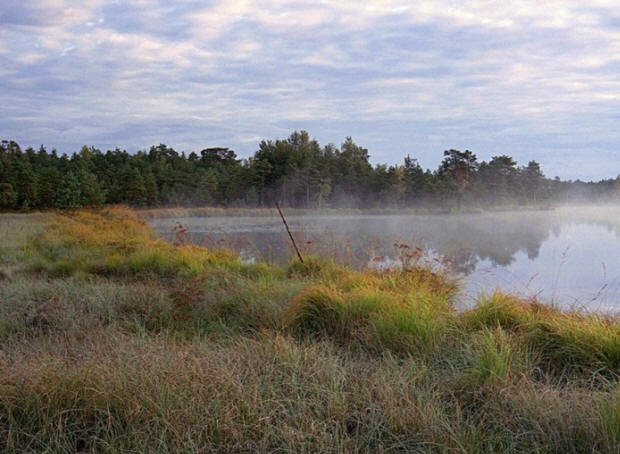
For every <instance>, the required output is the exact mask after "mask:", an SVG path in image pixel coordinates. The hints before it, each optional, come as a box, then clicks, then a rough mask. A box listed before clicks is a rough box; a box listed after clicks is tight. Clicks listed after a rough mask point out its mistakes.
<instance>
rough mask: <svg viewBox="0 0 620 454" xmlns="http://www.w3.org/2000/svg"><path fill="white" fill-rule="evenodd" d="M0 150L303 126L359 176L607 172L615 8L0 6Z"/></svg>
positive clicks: (422, 0) (157, 2) (127, 143)
mask: <svg viewBox="0 0 620 454" xmlns="http://www.w3.org/2000/svg"><path fill="white" fill-rule="evenodd" d="M0 105H1V106H2V115H1V116H0V137H2V138H5V139H6V138H8V139H12V140H16V141H17V142H19V143H20V144H21V145H22V146H23V147H25V146H34V147H38V146H39V145H40V144H45V145H46V146H48V147H49V148H51V147H54V148H56V149H57V150H58V151H60V152H69V153H70V152H74V151H78V150H79V148H80V147H81V146H82V145H89V146H96V147H98V148H101V149H104V150H105V149H109V148H115V147H119V148H123V149H127V150H128V151H131V152H133V151H136V150H139V149H144V148H148V147H149V146H150V145H153V144H158V143H166V144H168V145H170V146H172V147H174V148H175V149H177V150H179V151H180V150H185V151H188V152H189V151H199V150H201V149H202V148H205V147H208V146H228V147H231V148H233V149H234V150H235V151H236V152H237V154H238V155H240V156H242V157H248V156H251V155H252V154H253V153H254V152H255V151H256V150H257V148H258V143H259V142H260V140H262V139H276V138H285V137H287V136H288V135H289V134H290V133H291V132H292V131H294V130H301V129H305V130H307V131H309V132H310V134H311V136H313V137H315V138H316V139H317V140H318V141H319V142H320V143H321V144H326V143H328V142H332V143H335V144H340V143H341V142H342V141H343V140H344V138H345V137H346V136H352V137H353V139H354V141H355V142H356V143H358V144H360V145H362V146H364V147H366V148H368V149H369V152H370V154H371V161H372V162H373V163H379V162H386V163H389V164H396V163H401V162H402V158H403V157H404V156H405V155H407V154H409V155H411V156H412V157H415V158H417V159H418V160H419V161H420V163H421V164H422V166H423V167H425V168H432V169H435V168H436V167H437V166H438V165H439V162H440V161H441V159H442V152H443V150H445V149H450V148H457V149H463V150H464V149H470V150H472V151H474V152H475V153H476V154H477V156H478V158H479V159H480V160H482V159H485V160H488V159H490V158H491V157H492V156H495V155H501V154H509V155H511V156H513V157H514V158H515V159H516V160H517V161H518V162H519V164H527V162H528V161H529V160H532V159H535V160H537V161H539V162H540V163H541V165H542V166H543V170H544V171H545V173H546V174H547V175H548V176H551V177H553V176H556V175H557V176H560V177H561V178H563V179H577V178H580V179H582V180H590V179H600V178H607V177H616V176H617V175H618V174H620V6H619V5H618V2H617V0H615V1H613V0H589V1H588V2H583V1H580V0H575V1H568V0H567V1H558V0H545V1H540V0H536V1H531V0H514V1H510V2H506V1H499V0H497V1H488V0H471V1H467V0H465V1H451V0H430V1H426V0H419V1H397V0H384V1H378V0H365V1H363V2H360V1H348V0H343V1H333V0H330V1H328V0H322V1H309V0H308V1H304V0H301V1H281V0H261V1H249V0H223V1H220V0H212V1H208V0H207V1H205V0H201V1H197V0H186V1H183V0H177V1H174V2H172V1H165V0H135V1H129V0H127V1H111V0H109V1H105V0H80V1H71V0H39V1H36V0H1V2H0Z"/></svg>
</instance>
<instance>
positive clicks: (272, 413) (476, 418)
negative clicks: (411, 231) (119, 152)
mask: <svg viewBox="0 0 620 454" xmlns="http://www.w3.org/2000/svg"><path fill="white" fill-rule="evenodd" d="M23 222H25V223H26V225H29V226H28V227H24V228H22V229H21V230H22V231H23V234H21V235H20V236H18V235H17V234H12V235H14V236H13V237H12V238H13V239H12V242H11V244H10V245H9V246H7V247H6V248H5V250H4V253H3V254H4V255H3V256H2V262H1V264H2V265H3V266H7V264H10V266H11V267H12V268H11V274H10V275H8V276H7V277H6V278H5V279H4V280H3V281H0V301H1V302H2V304H1V305H0V342H1V344H0V345H1V346H2V348H1V349H0V376H2V379H1V380H0V449H2V450H3V451H4V452H42V451H45V452H388V451H389V452H394V451H403V452H430V453H435V452H436V453H469V452H472V453H473V452H476V453H478V452H480V453H485V452H488V453H492V452H493V453H495V452H509V453H582V452H595V453H617V452H619V451H620V387H619V385H618V377H619V375H620V363H619V359H618V358H619V351H620V348H619V339H620V331H619V324H618V321H617V320H616V319H603V318H599V317H595V316H592V315H587V314H580V313H565V312H559V311H556V310H554V309H551V308H548V307H546V306H542V305H540V304H537V303H535V302H527V301H521V300H519V299H518V298H515V297H512V296H509V295H502V294H493V295H489V296H481V297H480V300H479V303H478V305H477V306H476V307H475V308H474V309H472V310H470V311H466V312H458V311H455V310H454V308H453V306H452V303H453V298H454V294H455V290H456V285H455V283H454V282H453V281H452V280H451V279H449V278H448V277H447V276H445V275H443V274H441V273H437V272H433V271H431V270H429V269H426V268H421V267H413V268H412V269H410V270H408V271H389V272H361V271H353V270H350V269H347V268H344V267H341V266H338V265H336V264H334V263H333V262H330V261H329V260H324V259H318V258H310V259H309V260H307V262H306V263H305V264H304V265H301V264H299V263H292V264H291V265H290V266H288V267H279V266H275V265H267V264H262V263H260V264H253V265H244V264H241V263H239V261H238V260H237V258H236V257H235V256H234V255H233V254H231V253H229V252H226V251H211V250H206V249H203V248H199V247H195V246H183V245H180V246H175V245H171V244H169V243H165V242H163V241H161V240H159V239H157V238H156V237H155V236H154V235H153V234H152V232H151V231H150V229H149V228H148V227H147V226H146V225H145V224H144V223H143V222H142V221H140V220H139V219H138V218H137V217H136V215H135V214H134V213H133V212H131V211H129V210H126V209H118V208H114V209H106V210H103V211H100V212H77V213H72V214H59V215H55V216H54V217H53V218H52V217H47V218H24V221H23ZM43 223H47V227H46V228H45V233H44V234H39V235H36V234H37V233H38V232H41V231H42V229H43ZM0 230H1V229H0ZM31 234H35V236H32V235H31ZM24 242H25V244H26V245H27V247H24Z"/></svg>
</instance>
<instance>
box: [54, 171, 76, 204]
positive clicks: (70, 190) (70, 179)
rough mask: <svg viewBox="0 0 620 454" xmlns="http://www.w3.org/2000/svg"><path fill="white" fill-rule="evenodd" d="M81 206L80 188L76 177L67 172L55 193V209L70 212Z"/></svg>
mask: <svg viewBox="0 0 620 454" xmlns="http://www.w3.org/2000/svg"><path fill="white" fill-rule="evenodd" d="M81 206H82V187H81V184H80V179H79V178H78V176H77V175H76V174H75V173H73V172H72V171H69V172H67V173H66V174H65V176H64V177H63V178H62V180H61V181H60V186H59V187H58V192H57V193H56V207H57V208H60V209H65V210H72V209H75V208H79V207H81Z"/></svg>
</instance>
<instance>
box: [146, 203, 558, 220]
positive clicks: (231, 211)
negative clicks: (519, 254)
mask: <svg viewBox="0 0 620 454" xmlns="http://www.w3.org/2000/svg"><path fill="white" fill-rule="evenodd" d="M548 210H553V207H552V206H551V205H549V204H545V205H503V206H502V205H500V206H492V207H485V208H481V207H476V206H469V207H460V208H458V207H436V208H431V207H418V208H364V209H361V208H320V209H318V208H286V213H287V214H290V215H292V216H304V215H313V216H316V215H325V216H329V215H332V216H343V215H349V216H355V215H357V216H359V215H414V214H418V215H424V214H458V213H488V212H502V211H548ZM136 212H137V213H138V214H139V216H140V217H141V218H143V219H164V218H179V217H209V216H250V217H261V216H278V212H277V210H276V209H275V207H274V208H244V207H227V208H223V207H165V208H147V209H140V210H137V211H136Z"/></svg>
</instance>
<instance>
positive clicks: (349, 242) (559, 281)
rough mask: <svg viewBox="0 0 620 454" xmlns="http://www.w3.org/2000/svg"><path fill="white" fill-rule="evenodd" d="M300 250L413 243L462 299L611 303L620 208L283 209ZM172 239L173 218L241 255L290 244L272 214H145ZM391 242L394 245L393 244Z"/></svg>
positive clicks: (614, 303) (263, 256)
mask: <svg viewBox="0 0 620 454" xmlns="http://www.w3.org/2000/svg"><path fill="white" fill-rule="evenodd" d="M287 220H288V222H289V225H290V227H291V230H292V231H293V234H294V236H295V238H296V239H297V241H298V243H299V245H300V247H301V249H302V251H303V253H305V254H319V255H328V256H331V257H333V258H334V259H335V260H336V261H338V262H340V263H343V264H346V265H349V266H354V267H356V268H364V267H382V266H394V265H395V264H397V263H399V256H400V255H401V254H402V252H403V249H402V245H406V246H407V248H406V249H405V250H406V251H414V250H415V248H416V247H419V248H421V249H423V250H424V251H425V253H424V255H423V258H422V259H421V260H426V261H427V263H431V264H435V262H438V260H437V259H438V257H441V263H442V265H443V266H446V267H448V268H449V269H450V271H451V272H453V273H455V274H456V275H457V276H459V277H460V279H461V281H462V288H463V291H462V297H461V300H462V302H463V304H465V305H467V304H471V303H472V302H473V300H474V298H475V296H476V295H478V294H479V293H481V292H491V291H493V290H494V289H496V288H498V289H501V290H504V291H509V292H513V293H517V294H519V295H522V296H528V297H529V296H537V297H538V298H539V299H541V300H543V301H546V302H550V303H554V304H557V305H559V306H563V307H573V306H576V307H580V308H586V309H588V310H596V311H603V312H609V311H612V312H617V311H620V208H617V207H564V208H558V209H556V210H548V211H514V212H485V213H471V214H442V215H410V214H403V215H398V214H397V215H342V216H339V215H304V216H287ZM151 223H152V225H153V226H154V227H155V229H156V230H157V231H158V232H159V233H160V234H161V235H162V236H164V237H166V238H168V239H172V238H173V236H174V234H173V229H174V226H175V225H177V223H181V224H183V225H184V226H185V227H186V228H187V236H188V238H189V240H190V241H192V242H195V243H198V244H203V245H206V246H209V247H218V246H219V247H222V246H224V247H228V248H232V249H234V250H237V251H239V253H240V255H241V257H242V259H243V260H248V261H253V260H266V261H274V262H288V261H290V260H291V258H292V257H293V251H292V247H291V245H290V241H289V239H288V237H287V234H286V232H285V230H284V227H283V225H282V222H281V220H280V219H279V218H278V217H276V216H273V217H241V216H240V217H224V216H222V217H188V218H167V219H155V220H152V221H151ZM399 246H400V247H399Z"/></svg>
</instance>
